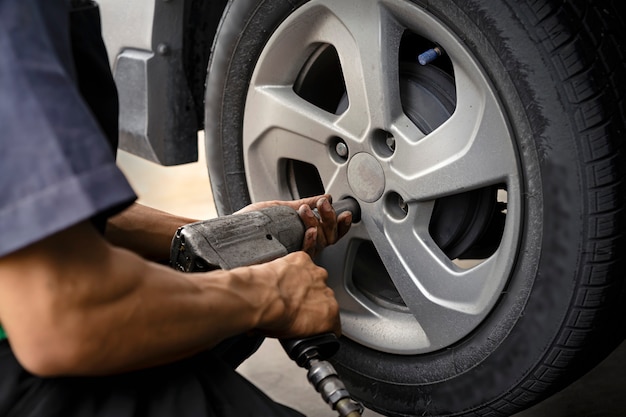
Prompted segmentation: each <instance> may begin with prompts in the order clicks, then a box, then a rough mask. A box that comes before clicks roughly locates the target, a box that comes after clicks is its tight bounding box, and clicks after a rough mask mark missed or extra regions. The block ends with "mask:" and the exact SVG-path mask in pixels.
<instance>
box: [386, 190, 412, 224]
mask: <svg viewBox="0 0 626 417" xmlns="http://www.w3.org/2000/svg"><path fill="white" fill-rule="evenodd" d="M385 209H386V210H387V213H389V215H390V216H391V217H393V218H394V219H396V220H402V219H404V218H405V217H406V216H407V215H408V214H409V205H408V204H407V202H406V201H404V199H403V198H402V196H401V195H400V194H398V193H396V192H390V193H389V194H387V197H386V198H385Z"/></svg>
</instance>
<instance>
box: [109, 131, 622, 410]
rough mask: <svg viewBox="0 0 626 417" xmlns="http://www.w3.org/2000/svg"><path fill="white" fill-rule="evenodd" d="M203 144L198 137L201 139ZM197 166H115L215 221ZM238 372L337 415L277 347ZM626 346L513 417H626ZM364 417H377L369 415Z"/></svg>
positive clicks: (152, 195) (272, 392) (140, 188)
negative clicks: (569, 383) (577, 378)
mask: <svg viewBox="0 0 626 417" xmlns="http://www.w3.org/2000/svg"><path fill="white" fill-rule="evenodd" d="M200 144H202V138H200ZM202 154H203V152H202V151H201V157H200V161H198V163H194V164H187V165H183V166H177V167H161V166H158V165H156V164H153V163H150V162H147V161H144V160H142V159H139V158H136V157H134V156H132V155H129V154H127V153H124V152H120V154H119V156H118V161H119V165H120V167H121V168H122V170H123V171H124V172H125V173H126V175H127V177H128V178H129V181H130V182H131V184H132V185H133V187H134V188H135V191H136V192H137V194H138V195H139V201H140V202H141V203H143V204H146V205H148V206H152V207H156V208H159V209H161V210H165V211H168V212H171V213H176V214H180V215H183V216H189V217H192V218H198V219H204V218H211V217H215V216H216V213H215V208H214V207H213V200H212V196H211V192H210V185H209V181H208V177H207V171H206V167H205V162H204V158H203V155H202ZM239 371H240V372H241V373H242V374H243V375H245V376H246V377H247V378H248V379H249V380H251V381H252V382H253V383H255V384H256V385H257V386H258V387H260V388H261V389H262V390H263V391H265V392H266V393H267V394H268V395H269V396H270V397H272V398H273V399H274V400H276V401H278V402H281V403H283V404H287V405H289V406H291V407H293V408H295V409H297V410H299V411H301V412H302V413H304V414H305V415H307V416H310V417H323V416H329V417H330V416H333V415H335V413H334V412H332V411H331V410H330V409H329V408H328V406H327V405H326V404H325V403H324V402H323V401H322V400H321V398H320V397H319V394H317V393H316V392H315V391H314V390H313V388H312V387H311V386H310V385H309V384H308V382H307V380H306V371H305V370H303V369H301V368H298V366H297V365H296V364H295V363H293V362H292V361H291V360H289V358H287V355H286V354H285V353H284V351H283V350H282V348H281V347H280V345H279V344H278V343H277V342H276V341H274V340H268V341H266V342H265V343H264V344H263V346H262V347H261V349H260V350H259V352H257V353H256V354H255V355H254V356H253V357H252V358H250V359H249V360H248V361H247V362H246V363H244V364H243V365H242V366H241V367H240V368H239ZM625 396H626V344H623V345H622V346H621V347H620V348H619V349H618V350H617V351H616V352H614V353H613V355H611V356H610V357H609V358H608V359H607V360H606V361H604V362H603V363H602V364H601V365H600V366H599V367H598V368H596V369H594V370H593V371H592V372H591V373H589V374H588V375H587V376H585V377H584V378H583V379H581V380H579V381H578V382H576V383H575V384H573V385H572V386H570V387H569V388H568V389H566V390H565V391H563V392H561V393H559V394H557V395H556V396H554V397H552V398H550V399H549V400H547V401H545V402H543V403H541V404H539V405H537V406H535V407H534V408H532V409H530V410H527V411H525V412H523V413H519V414H517V415H516V416H515V417H625V416H626V398H625ZM364 416H365V417H376V416H380V414H377V413H375V412H373V411H371V410H367V411H366V412H365V414H364Z"/></svg>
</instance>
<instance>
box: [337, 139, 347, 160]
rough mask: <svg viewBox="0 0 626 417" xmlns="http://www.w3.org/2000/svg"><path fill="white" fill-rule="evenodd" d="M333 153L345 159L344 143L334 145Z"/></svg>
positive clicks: (345, 147)
mask: <svg viewBox="0 0 626 417" xmlns="http://www.w3.org/2000/svg"><path fill="white" fill-rule="evenodd" d="M335 152H337V155H339V156H340V157H342V158H347V157H348V145H346V144H345V143H344V142H337V144H336V145H335Z"/></svg>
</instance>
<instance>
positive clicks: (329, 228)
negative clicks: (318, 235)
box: [317, 197, 337, 245]
mask: <svg viewBox="0 0 626 417" xmlns="http://www.w3.org/2000/svg"><path fill="white" fill-rule="evenodd" d="M317 211H318V212H319V214H320V218H321V223H322V230H323V231H324V237H325V238H326V242H324V244H326V245H332V244H333V243H335V242H336V241H337V218H336V216H337V215H336V214H335V209H334V208H333V206H332V205H331V204H330V201H329V200H328V199H327V198H325V197H324V198H320V199H319V200H318V201H317Z"/></svg>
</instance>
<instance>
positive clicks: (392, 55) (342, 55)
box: [322, 0, 403, 137]
mask: <svg viewBox="0 0 626 417" xmlns="http://www.w3.org/2000/svg"><path fill="white" fill-rule="evenodd" d="M322 3H323V4H325V5H326V7H327V8H328V9H329V10H330V11H331V12H332V14H331V15H330V16H329V19H328V20H327V23H325V25H327V26H328V31H327V32H328V33H332V34H333V35H334V36H332V37H330V38H328V39H327V42H328V43H331V44H332V45H333V46H334V47H335V48H336V50H337V53H338V55H339V59H340V61H341V68H342V70H343V75H344V79H345V82H346V89H347V93H348V100H349V102H350V106H349V108H348V110H347V111H346V113H345V114H344V115H343V116H342V117H341V120H340V124H341V126H343V127H344V129H345V130H347V131H350V132H352V133H353V134H354V135H355V136H358V137H360V136H362V134H363V133H364V132H365V131H366V129H370V128H371V127H372V126H374V127H380V128H382V127H384V126H388V125H389V123H390V121H391V120H392V119H393V117H394V115H397V114H399V113H401V111H402V109H401V106H400V100H399V86H398V67H397V62H398V47H397V45H398V44H399V42H400V38H401V36H402V32H403V28H402V27H400V26H399V25H398V24H397V22H396V20H395V19H394V18H393V16H392V15H391V14H390V13H388V12H387V10H386V9H385V8H384V7H382V6H381V4H380V2H378V1H374V0H347V1H340V2H338V1H333V0H327V1H324V2H322Z"/></svg>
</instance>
